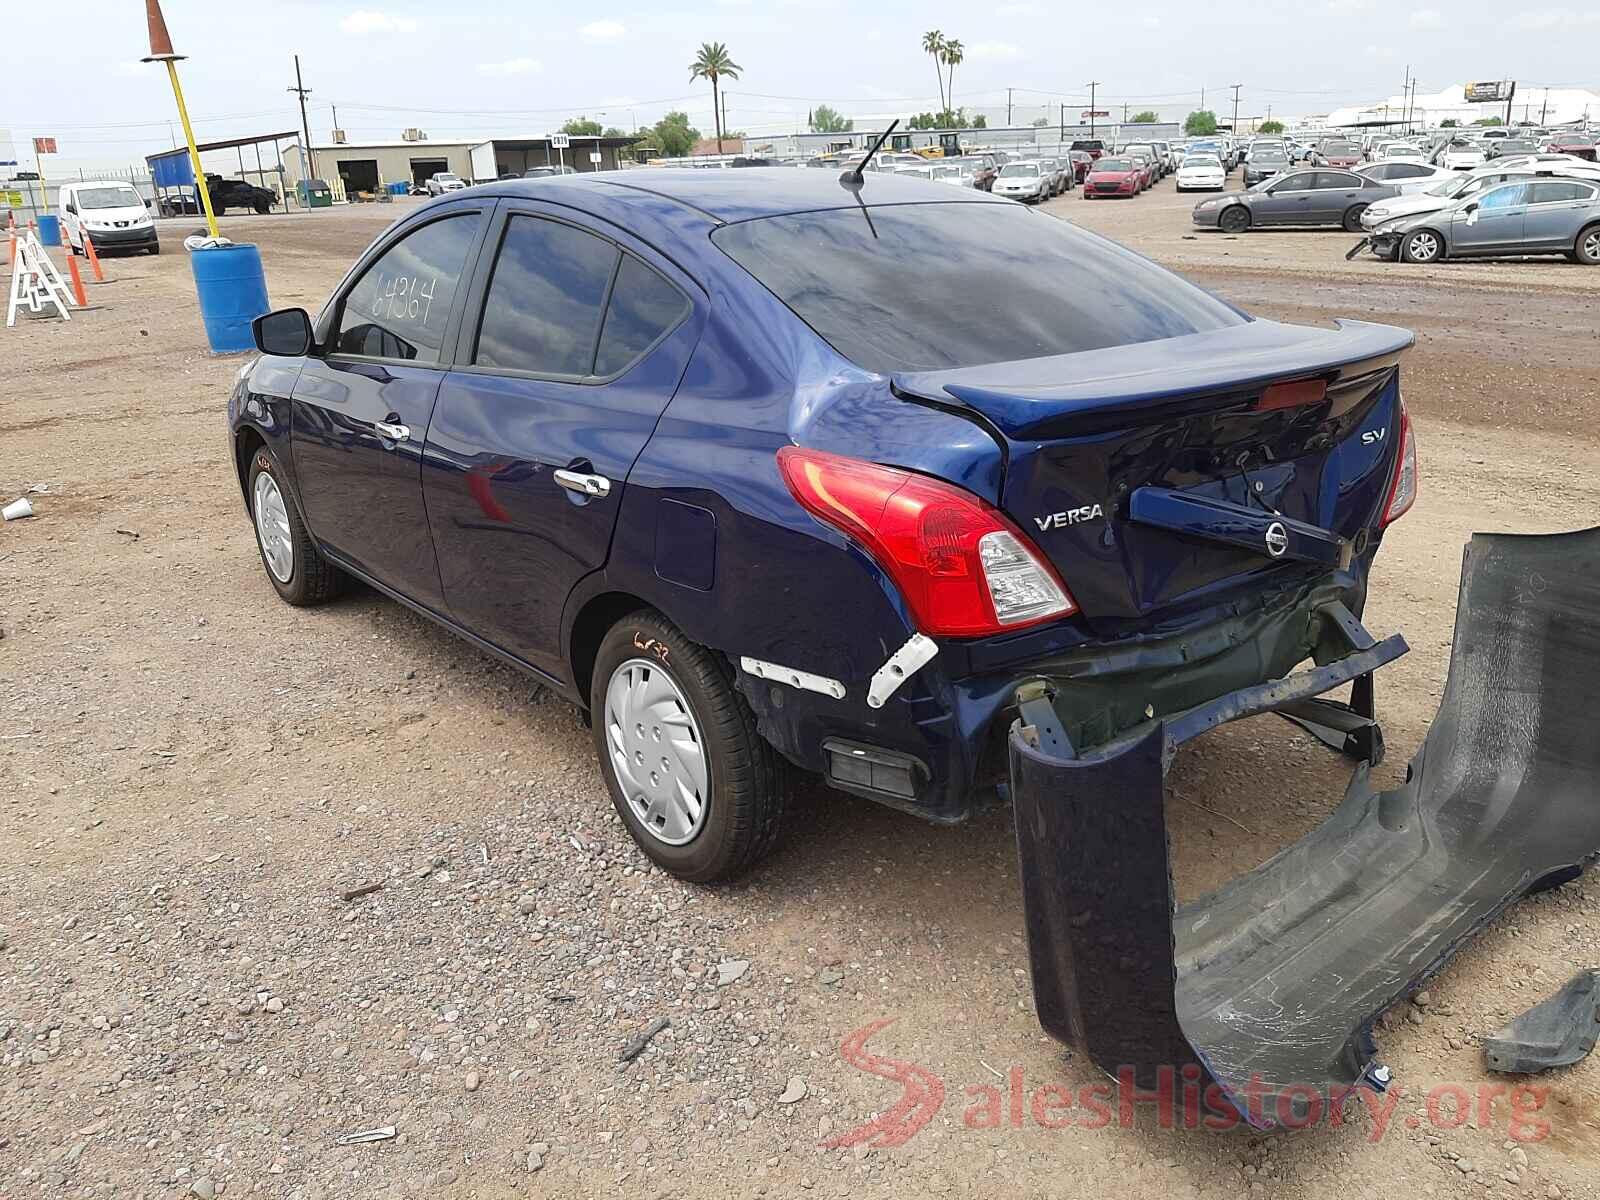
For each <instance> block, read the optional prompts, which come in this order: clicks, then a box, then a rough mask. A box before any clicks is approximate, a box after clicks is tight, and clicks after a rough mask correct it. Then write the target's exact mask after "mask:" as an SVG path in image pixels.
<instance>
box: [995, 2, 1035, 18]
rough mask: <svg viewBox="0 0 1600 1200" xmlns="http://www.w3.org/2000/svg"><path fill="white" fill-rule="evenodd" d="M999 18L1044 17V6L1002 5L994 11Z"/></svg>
mask: <svg viewBox="0 0 1600 1200" xmlns="http://www.w3.org/2000/svg"><path fill="white" fill-rule="evenodd" d="M994 15H995V16H997V17H1042V16H1044V6H1043V5H1039V4H1002V5H1001V6H1000V7H999V8H997V9H995V10H994Z"/></svg>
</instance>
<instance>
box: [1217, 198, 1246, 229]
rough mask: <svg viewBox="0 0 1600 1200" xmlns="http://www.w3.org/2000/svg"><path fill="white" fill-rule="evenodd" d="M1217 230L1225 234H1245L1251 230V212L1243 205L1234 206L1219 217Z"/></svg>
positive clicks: (1226, 209) (1223, 211) (1224, 210)
mask: <svg viewBox="0 0 1600 1200" xmlns="http://www.w3.org/2000/svg"><path fill="white" fill-rule="evenodd" d="M1217 228H1218V229H1220V230H1222V232H1223V233H1243V232H1244V231H1245V230H1246V229H1249V228H1250V210H1249V209H1247V208H1246V207H1245V206H1244V205H1242V204H1233V205H1230V206H1229V207H1227V208H1225V209H1223V210H1222V212H1221V214H1219V215H1218V217H1217Z"/></svg>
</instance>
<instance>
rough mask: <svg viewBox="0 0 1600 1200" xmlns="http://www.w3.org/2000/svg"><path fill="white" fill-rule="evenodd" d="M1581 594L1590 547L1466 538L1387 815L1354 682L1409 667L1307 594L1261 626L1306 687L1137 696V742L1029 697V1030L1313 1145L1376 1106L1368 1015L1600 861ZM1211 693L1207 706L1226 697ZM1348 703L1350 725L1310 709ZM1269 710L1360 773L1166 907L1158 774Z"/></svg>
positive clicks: (1596, 660)
mask: <svg viewBox="0 0 1600 1200" xmlns="http://www.w3.org/2000/svg"><path fill="white" fill-rule="evenodd" d="M1596 578H1600V529H1591V530H1587V531H1583V532H1578V533H1571V534H1560V535H1550V536H1512V535H1488V534H1480V535H1477V536H1475V537H1474V538H1473V540H1472V542H1471V544H1470V545H1469V547H1468V548H1467V552H1466V558H1465V566H1464V569H1463V574H1462V583H1461V592H1460V601H1459V608H1458V612H1457V619H1456V632H1455V643H1454V649H1453V651H1452V659H1451V665H1450V672H1449V678H1448V681H1447V684H1446V688H1445V694H1444V699H1443V701H1442V703H1441V705H1440V709H1439V713H1438V716H1437V718H1436V719H1435V721H1434V723H1433V725H1432V727H1431V728H1430V730H1429V732H1428V734H1427V737H1426V739H1425V740H1424V742H1423V745H1422V747H1421V749H1420V750H1419V751H1418V752H1417V754H1416V756H1415V757H1414V758H1413V760H1412V762H1411V764H1410V766H1409V769H1408V773H1407V779H1406V782H1405V783H1404V784H1403V785H1402V786H1401V787H1398V788H1395V789H1393V790H1389V791H1381V792H1380V791H1375V790H1374V789H1373V788H1372V787H1371V786H1370V785H1369V782H1368V768H1369V765H1370V764H1371V763H1374V762H1376V761H1377V759H1378V758H1379V757H1380V756H1381V753H1382V739H1381V737H1380V736H1378V735H1377V727H1376V724H1375V722H1374V721H1372V719H1371V718H1372V715H1373V714H1372V711H1371V706H1372V695H1373V688H1372V684H1371V676H1372V672H1373V671H1375V670H1376V669H1377V668H1378V667H1380V666H1382V665H1384V664H1385V663H1387V662H1389V661H1392V660H1393V659H1394V658H1396V657H1398V656H1399V654H1401V653H1403V652H1404V649H1405V647H1404V643H1403V641H1402V640H1401V639H1399V638H1398V637H1395V638H1390V639H1387V640H1386V641H1383V642H1377V641H1375V640H1374V639H1372V638H1371V637H1370V635H1368V634H1367V633H1366V631H1365V630H1364V629H1363V628H1362V627H1361V625H1360V624H1359V622H1358V621H1357V620H1356V619H1355V618H1354V617H1353V616H1352V615H1351V612H1350V609H1349V608H1348V607H1347V606H1346V605H1345V604H1344V603H1343V601H1342V599H1341V598H1340V597H1339V595H1338V591H1337V588H1334V589H1331V590H1329V591H1327V592H1325V593H1323V592H1318V591H1317V590H1316V589H1315V588H1313V589H1312V590H1311V591H1309V592H1308V593H1307V594H1306V595H1305V596H1303V597H1302V598H1301V599H1300V600H1299V602H1298V603H1296V604H1294V605H1291V606H1290V607H1289V608H1288V610H1286V611H1288V612H1290V613H1291V614H1295V615H1294V617H1293V619H1289V620H1282V619H1280V620H1279V621H1278V622H1277V625H1278V626H1279V627H1280V628H1281V629H1287V630H1292V629H1293V628H1294V622H1295V621H1296V620H1298V619H1299V616H1298V615H1299V614H1301V613H1304V614H1306V615H1307V618H1308V620H1309V624H1308V626H1307V633H1306V638H1307V639H1309V640H1310V641H1311V642H1312V643H1313V644H1314V649H1312V650H1311V651H1309V656H1310V657H1312V658H1313V660H1314V661H1315V662H1316V663H1317V664H1318V665H1316V666H1314V667H1313V668H1311V669H1309V670H1306V671H1303V672H1300V673H1297V674H1283V675H1282V676H1281V677H1276V678H1271V677H1269V676H1264V675H1257V676H1256V678H1257V679H1260V678H1271V681H1270V682H1265V683H1260V682H1255V683H1247V684H1243V685H1240V686H1237V687H1232V688H1231V689H1226V690H1220V691H1211V692H1210V697H1209V698H1200V697H1198V696H1197V695H1192V694H1184V693H1183V691H1182V689H1179V690H1178V691H1176V692H1174V693H1173V694H1170V695H1167V696H1160V695H1159V694H1158V693H1157V692H1155V691H1154V690H1153V689H1152V692H1151V694H1152V695H1153V696H1156V699H1154V700H1152V701H1150V702H1149V707H1148V709H1147V710H1146V714H1147V715H1146V719H1144V720H1142V721H1138V722H1137V723H1132V724H1129V722H1128V718H1127V715H1126V713H1123V714H1122V715H1120V716H1119V715H1116V714H1110V715H1107V716H1105V717H1104V719H1103V721H1102V724H1100V725H1098V726H1097V725H1096V723H1095V721H1096V719H1097V714H1098V713H1099V712H1100V711H1101V710H1100V709H1098V708H1097V707H1096V705H1097V701H1095V700H1093V699H1092V698H1091V699H1089V700H1087V701H1086V699H1085V696H1084V693H1083V692H1082V690H1081V684H1082V682H1083V680H1082V679H1081V678H1079V677H1077V676H1075V675H1074V674H1073V673H1072V672H1070V671H1044V672H1041V673H1040V674H1039V675H1038V676H1037V677H1036V678H1034V679H1032V680H1030V681H1029V682H1028V683H1027V684H1024V685H1023V686H1022V687H1021V688H1020V689H1019V690H1018V695H1017V699H1018V703H1019V708H1020V712H1021V717H1020V719H1019V720H1018V721H1017V723H1016V724H1015V725H1014V726H1013V728H1012V731H1011V736H1010V747H1009V748H1010V774H1011V791H1012V796H1013V800H1014V803H1015V808H1016V826H1017V842H1018V853H1019V857H1020V861H1021V877H1022V883H1023V893H1024V908H1025V914H1026V923H1027V931H1028V944H1029V955H1030V959H1031V966H1032V973H1033V987H1034V999H1035V1004H1036V1007H1037V1010H1038V1014H1039V1019H1040V1022H1041V1023H1042V1024H1043V1026H1044V1027H1045V1029H1046V1030H1047V1031H1048V1032H1049V1033H1051V1034H1052V1035H1053V1036H1055V1037H1057V1038H1059V1039H1060V1040H1062V1041H1065V1042H1069V1043H1072V1044H1074V1045H1077V1046H1080V1047H1081V1048H1082V1049H1083V1050H1084V1051H1085V1052H1086V1053H1087V1054H1088V1055H1089V1057H1090V1058H1091V1059H1092V1060H1093V1061H1094V1062H1095V1063H1096V1065H1098V1066H1099V1067H1100V1068H1101V1069H1102V1070H1104V1071H1106V1072H1107V1073H1108V1074H1111V1075H1114V1076H1117V1077H1118V1078H1121V1079H1127V1078H1132V1079H1133V1080H1134V1081H1135V1082H1136V1083H1137V1084H1138V1086H1140V1087H1144V1088H1153V1087H1154V1088H1159V1087H1160V1086H1161V1085H1162V1083H1163V1079H1165V1080H1166V1081H1167V1082H1168V1083H1169V1084H1170V1082H1171V1081H1172V1080H1173V1079H1174V1078H1177V1077H1179V1076H1180V1075H1182V1076H1183V1077H1184V1078H1190V1077H1192V1076H1193V1073H1194V1071H1195V1068H1199V1069H1200V1070H1201V1071H1203V1072H1205V1073H1206V1074H1207V1075H1208V1076H1209V1077H1210V1079H1211V1080H1212V1081H1214V1082H1215V1084H1216V1085H1217V1086H1218V1088H1219V1090H1220V1095H1221V1096H1222V1097H1225V1098H1226V1101H1227V1102H1228V1103H1231V1104H1232V1106H1233V1107H1234V1108H1235V1109H1237V1111H1238V1112H1239V1114H1240V1115H1241V1116H1242V1117H1243V1118H1244V1119H1245V1120H1246V1121H1247V1122H1249V1123H1250V1124H1251V1125H1253V1126H1255V1127H1257V1128H1263V1129H1269V1128H1274V1127H1281V1126H1292V1125H1297V1124H1303V1123H1306V1122H1307V1121H1308V1120H1313V1119H1315V1115H1316V1114H1318V1113H1322V1112H1326V1111H1329V1109H1330V1108H1337V1107H1338V1106H1339V1105H1340V1104H1342V1102H1343V1100H1344V1099H1346V1098H1347V1097H1348V1096H1349V1094H1350V1092H1351V1090H1352V1089H1353V1088H1356V1087H1368V1088H1372V1089H1374V1090H1379V1091H1381V1090H1383V1088H1384V1087H1385V1086H1387V1083H1388V1081H1389V1072H1388V1070H1387V1068H1385V1067H1382V1066H1381V1065H1380V1064H1378V1062H1377V1061H1376V1055H1377V1046H1376V1044H1375V1042H1374V1039H1373V1033H1372V1031H1373V1026H1374V1023H1375V1021H1376V1020H1377V1018H1378V1016H1379V1015H1380V1014H1381V1013H1382V1012H1383V1011H1384V1010H1385V1009H1386V1008H1387V1007H1389V1006H1390V1005H1391V1004H1393V1003H1394V1002H1396V1001H1397V1000H1399V999H1400V998H1402V997H1404V996H1405V995H1407V994H1409V993H1410V992H1412V991H1414V990H1415V989H1416V988H1417V987H1418V986H1419V985H1420V984H1421V982H1422V981H1423V980H1425V979H1427V978H1428V977H1429V976H1430V975H1432V974H1433V973H1435V972H1436V971H1438V970H1439V969H1440V968H1441V967H1442V966H1443V965H1444V963H1445V962H1446V961H1447V960H1448V959H1449V958H1450V956H1451V955H1452V954H1454V953H1455V952H1456V950H1458V949H1459V948H1460V947H1461V946H1462V945H1463V944H1464V943H1465V942H1466V940H1467V939H1468V938H1469V937H1471V936H1472V935H1473V934H1475V933H1476V932H1477V931H1478V930H1479V929H1481V928H1482V927H1483V926H1484V924H1485V923H1486V922H1488V921H1489V920H1491V919H1492V918H1493V917H1494V916H1495V915H1496V914H1497V913H1499V912H1500V911H1501V910H1502V909H1503V908H1505V907H1506V906H1507V905H1509V904H1510V903H1512V902H1513V901H1514V900H1516V899H1517V898H1518V897H1520V896H1522V895H1525V894H1527V893H1528V892H1531V891H1534V890H1537V889H1539V888H1541V887H1546V886H1551V885H1553V884H1555V883H1559V882H1562V881H1564V880H1565V879H1568V878H1571V877H1572V876H1574V875H1576V874H1577V873H1578V872H1579V871H1581V869H1582V868H1583V866H1584V864H1585V863H1586V862H1587V861H1588V860H1589V859H1590V858H1592V857H1593V856H1594V854H1595V853H1596V851H1597V849H1600V738H1596V737H1595V726H1594V719H1593V716H1592V709H1591V708H1590V706H1589V705H1588V704H1587V703H1586V701H1587V699H1588V689H1589V686H1590V681H1591V680H1592V679H1593V678H1594V677H1595V676H1596V674H1597V672H1600V592H1597V590H1596V589H1595V587H1594V583H1593V581H1594V580H1595V579H1596ZM1292 641H1293V638H1292V637H1287V636H1286V643H1289V642H1292ZM1294 649H1295V647H1294V646H1293V645H1291V644H1285V645H1283V646H1282V647H1281V648H1280V650H1279V651H1278V653H1279V654H1281V655H1287V654H1290V653H1293V652H1294ZM1236 652H1242V651H1236ZM1296 661H1298V660H1296ZM1268 665H1276V664H1268ZM1293 665H1294V664H1293V662H1290V663H1288V664H1287V665H1286V666H1284V667H1283V668H1282V670H1283V671H1284V672H1286V671H1287V670H1288V669H1289V668H1290V667H1292V666H1293ZM1226 676H1227V673H1226V672H1225V671H1224V672H1221V673H1218V674H1216V675H1214V676H1212V677H1211V679H1210V682H1211V683H1213V684H1222V685H1224V687H1225V688H1226V684H1225V681H1226ZM1190 677H1191V678H1194V677H1193V676H1192V675H1191V676H1190ZM1159 678H1160V676H1159V674H1154V675H1152V676H1151V680H1152V682H1154V681H1155V680H1157V679H1159ZM1346 682H1351V683H1353V685H1354V686H1353V694H1352V703H1351V704H1349V705H1337V704H1334V703H1332V702H1329V701H1327V700H1319V699H1318V697H1322V696H1324V695H1325V694H1326V693H1328V692H1330V691H1332V690H1333V689H1334V688H1336V687H1338V686H1340V685H1341V684H1343V683H1346ZM1196 686H1198V687H1201V688H1202V689H1203V688H1204V686H1205V684H1204V683H1203V682H1200V683H1197V684H1196ZM1264 712H1277V713H1280V714H1282V715H1285V716H1288V717H1290V718H1291V719H1295V720H1297V721H1299V722H1300V723H1303V724H1306V725H1307V727H1308V728H1311V729H1312V731H1313V732H1315V733H1317V734H1318V735H1319V736H1321V737H1323V739H1324V740H1326V741H1328V742H1330V743H1331V744H1334V745H1336V746H1340V747H1341V748H1343V749H1345V750H1346V751H1347V752H1349V753H1351V754H1352V755H1353V756H1355V757H1359V758H1362V759H1365V760H1366V761H1365V762H1363V764H1362V765H1361V766H1360V767H1359V768H1358V769H1357V771H1356V773H1355V776H1354V778H1353V779H1352V781H1351V784H1350V787H1349V789H1348V792H1347V793H1346V796H1345V798H1344V800H1343V802H1342V803H1341V804H1340V805H1339V806H1338V807H1337V808H1336V809H1335V810H1334V812H1333V813H1332V815H1331V816H1330V817H1329V819H1328V820H1327V821H1326V822H1325V823H1324V824H1323V825H1322V826H1320V827H1319V828H1318V829H1316V830H1313V831H1312V832H1311V833H1309V834H1308V835H1306V836H1305V837H1304V838H1302V839H1301V840H1300V841H1299V842H1297V843H1295V844H1294V845H1292V846H1289V847H1288V848H1286V849H1284V850H1283V851H1281V852H1279V853H1278V854H1276V855H1274V856H1273V857H1272V858H1271V859H1269V860H1268V861H1267V862H1265V863H1263V864H1262V865H1261V866H1259V867H1257V868H1256V869H1255V870H1253V871H1251V872H1249V873H1247V874H1246V875H1244V876H1241V877H1240V878H1238V879H1236V880H1234V881H1232V882H1231V883H1229V884H1227V885H1226V886H1224V887H1222V888H1220V889H1219V890H1217V891H1215V892H1213V893H1211V894H1209V895H1207V896H1204V897H1201V898H1199V899H1197V900H1195V901H1193V902H1191V903H1187V904H1184V905H1181V906H1180V905H1179V904H1178V903H1177V901H1176V896H1175V892H1174V888H1173V883H1172V874H1171V864H1170V860H1169V856H1168V846H1167V843H1168V832H1167V825H1166V819H1165V814H1164V808H1163V794H1162V783H1163V778H1164V775H1165V773H1166V770H1167V768H1168V767H1169V766H1170V764H1171V762H1172V759H1173V755H1174V753H1175V752H1176V750H1177V748H1178V746H1180V745H1181V744H1183V743H1184V742H1186V741H1189V740H1190V739H1192V738H1194V737H1197V736H1198V735H1200V734H1201V733H1204V732H1206V731H1207V730H1210V729H1213V728H1215V727H1217V726H1218V725H1221V724H1224V723H1226V722H1228V721H1232V720H1236V719H1238V718H1240V717H1244V716H1250V715H1253V714H1257V713H1264ZM1186 1070H1187V1072H1188V1074H1187V1075H1183V1073H1184V1072H1185V1071H1186Z"/></svg>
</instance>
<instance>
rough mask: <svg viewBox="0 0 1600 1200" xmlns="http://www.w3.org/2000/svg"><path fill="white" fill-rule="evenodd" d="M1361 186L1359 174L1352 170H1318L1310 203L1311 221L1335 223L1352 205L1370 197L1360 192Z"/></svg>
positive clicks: (1327, 223)
mask: <svg viewBox="0 0 1600 1200" xmlns="http://www.w3.org/2000/svg"><path fill="white" fill-rule="evenodd" d="M1362 186H1363V183H1362V179H1361V176H1359V175H1357V174H1356V173H1355V172H1354V171H1318V172H1317V184H1316V190H1315V191H1313V192H1312V198H1311V205H1310V210H1311V219H1312V221H1313V222H1314V223H1315V224H1318V225H1337V224H1338V223H1339V222H1340V221H1341V220H1342V219H1343V217H1344V214H1345V213H1346V212H1347V211H1348V210H1349V209H1350V208H1351V207H1352V206H1353V205H1356V204H1363V203H1365V202H1366V201H1367V200H1368V199H1370V197H1367V196H1363V195H1362V194H1361V189H1362Z"/></svg>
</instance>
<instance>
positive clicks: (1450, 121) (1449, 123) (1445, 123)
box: [1439, 117, 1461, 129]
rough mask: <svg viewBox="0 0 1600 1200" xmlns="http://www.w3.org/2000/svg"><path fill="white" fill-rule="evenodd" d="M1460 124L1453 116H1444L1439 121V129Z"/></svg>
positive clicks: (1456, 126) (1457, 126)
mask: <svg viewBox="0 0 1600 1200" xmlns="http://www.w3.org/2000/svg"><path fill="white" fill-rule="evenodd" d="M1460 125H1461V122H1460V121H1458V120H1456V119H1455V118H1454V117H1446V118H1445V119H1444V120H1442V121H1440V122H1439V128H1440V129H1456V128H1459V127H1460Z"/></svg>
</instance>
